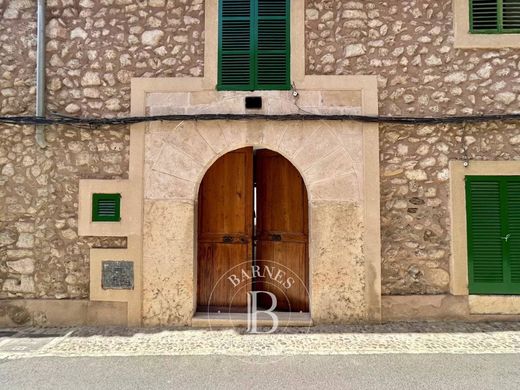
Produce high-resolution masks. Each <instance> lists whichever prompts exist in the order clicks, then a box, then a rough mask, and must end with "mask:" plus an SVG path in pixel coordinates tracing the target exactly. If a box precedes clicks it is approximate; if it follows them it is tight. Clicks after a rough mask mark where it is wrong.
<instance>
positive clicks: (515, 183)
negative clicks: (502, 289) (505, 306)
mask: <svg viewBox="0 0 520 390" xmlns="http://www.w3.org/2000/svg"><path fill="white" fill-rule="evenodd" d="M507 222H508V227H507V234H510V236H509V240H508V244H509V245H508V250H509V256H508V257H509V262H508V268H509V273H510V277H511V283H518V284H519V285H520V181H519V180H513V179H512V178H510V179H509V180H508V181H507Z"/></svg>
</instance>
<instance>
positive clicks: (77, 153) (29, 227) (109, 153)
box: [0, 0, 204, 299]
mask: <svg viewBox="0 0 520 390" xmlns="http://www.w3.org/2000/svg"><path fill="white" fill-rule="evenodd" d="M203 15H204V9H203V1H202V0H192V1H188V2H187V1H182V0H176V1H171V0H168V1H166V0H150V1H140V2H135V1H130V0H102V1H90V0H49V1H47V31H46V35H47V53H46V56H47V63H46V66H47V83H48V84H47V96H46V99H47V109H48V112H58V113H62V114H66V115H77V116H91V117H101V116H118V115H128V114H129V112H130V109H129V108H130V80H131V78H132V77H158V76H163V77H173V76H175V77H181V76H200V75H201V74H202V72H203V29H204V18H203ZM0 21H1V22H0V115H30V114H32V113H34V106H35V56H36V2H34V1H30V0H0ZM47 141H48V143H49V145H48V148H47V149H46V150H40V149H39V148H38V146H36V144H35V142H34V128H33V127H29V126H27V127H23V128H22V127H12V126H5V125H2V126H0V183H1V186H0V211H1V215H2V217H1V219H0V299H1V298H15V297H25V298H57V299H63V298H83V299H85V298H88V296H89V291H88V286H89V249H90V247H122V246H126V239H124V238H99V237H98V238H94V237H92V238H79V237H78V235H77V208H78V186H79V179H80V178H92V179H96V178H97V179H116V178H121V179H125V178H127V177H128V155H129V129H128V128H127V127H124V126H118V127H113V128H103V129H99V130H93V131H92V130H89V129H78V128H64V127H56V128H50V129H48V130H47Z"/></svg>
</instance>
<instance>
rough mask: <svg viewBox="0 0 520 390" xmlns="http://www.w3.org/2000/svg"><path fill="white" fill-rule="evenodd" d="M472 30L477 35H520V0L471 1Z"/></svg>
mask: <svg viewBox="0 0 520 390" xmlns="http://www.w3.org/2000/svg"><path fill="white" fill-rule="evenodd" d="M470 30H471V32H472V33H475V34H507V33H520V0H470Z"/></svg>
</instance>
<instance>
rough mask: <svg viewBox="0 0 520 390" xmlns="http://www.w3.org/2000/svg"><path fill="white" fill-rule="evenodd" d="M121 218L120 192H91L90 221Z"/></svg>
mask: <svg viewBox="0 0 520 390" xmlns="http://www.w3.org/2000/svg"><path fill="white" fill-rule="evenodd" d="M120 220H121V194H92V221H93V222H118V221H120Z"/></svg>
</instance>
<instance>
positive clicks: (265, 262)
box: [254, 149, 309, 312]
mask: <svg viewBox="0 0 520 390" xmlns="http://www.w3.org/2000/svg"><path fill="white" fill-rule="evenodd" d="M255 182H256V195H257V223H256V256H255V257H256V261H255V264H256V265H259V266H260V268H261V269H262V268H265V267H269V266H274V267H275V268H280V269H281V270H282V272H285V274H284V277H283V279H282V280H284V279H285V281H287V280H289V278H292V279H293V282H292V283H278V280H276V279H275V280H272V278H266V277H262V278H257V280H255V286H254V288H255V290H258V291H269V292H271V293H273V294H274V295H275V296H276V298H277V310H279V311H292V312H299V311H302V312H306V311H308V308H309V302H308V292H307V286H308V278H309V276H308V275H309V270H308V264H309V261H308V258H309V254H308V222H307V221H308V218H307V210H308V205H307V203H308V202H307V190H306V188H305V183H304V182H303V179H302V177H301V175H300V173H299V172H298V170H297V169H296V168H295V167H294V166H293V165H292V164H291V163H290V162H289V161H288V160H287V159H286V158H285V157H283V156H282V155H281V154H279V153H276V152H273V151H270V150H267V149H261V150H258V151H257V152H256V154H255ZM276 272H278V271H277V270H276ZM265 306H268V307H270V306H269V302H266V303H265Z"/></svg>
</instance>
